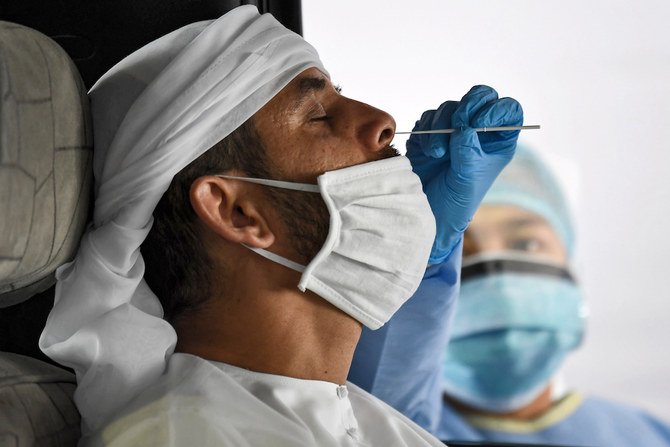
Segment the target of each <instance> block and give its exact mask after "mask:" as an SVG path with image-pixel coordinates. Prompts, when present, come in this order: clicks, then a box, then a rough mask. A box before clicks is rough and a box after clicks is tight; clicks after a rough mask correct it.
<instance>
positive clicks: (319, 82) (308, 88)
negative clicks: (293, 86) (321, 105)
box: [290, 76, 326, 112]
mask: <svg viewBox="0 0 670 447" xmlns="http://www.w3.org/2000/svg"><path fill="white" fill-rule="evenodd" d="M325 88H326V80H325V79H324V78H320V77H316V76H309V77H306V78H302V79H301V80H300V82H299V83H298V95H299V96H298V98H296V99H295V100H294V101H293V102H292V103H291V106H290V110H291V111H292V112H295V111H296V110H298V109H299V108H300V107H301V106H302V105H303V104H304V103H305V102H306V101H307V99H308V98H309V95H310V94H311V93H313V92H318V91H321V90H324V89H325Z"/></svg>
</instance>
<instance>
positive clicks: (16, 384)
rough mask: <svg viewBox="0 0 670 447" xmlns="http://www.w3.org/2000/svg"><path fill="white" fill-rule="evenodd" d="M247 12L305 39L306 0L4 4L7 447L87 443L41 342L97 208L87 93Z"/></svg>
mask: <svg viewBox="0 0 670 447" xmlns="http://www.w3.org/2000/svg"><path fill="white" fill-rule="evenodd" d="M243 4H253V5H256V6H257V7H258V9H259V11H260V12H269V13H272V14H273V15H274V16H275V17H277V18H278V19H279V20H280V21H281V22H282V23H283V24H284V25H286V26H287V27H288V28H290V29H292V30H293V31H295V32H297V33H301V31H302V18H301V3H300V0H281V1H280V0H257V1H254V0H179V1H175V0H168V1H165V0H163V1H157V0H132V1H131V0H120V1H119V0H115V1H111V0H100V1H94V2H81V1H73V0H53V1H50V2H44V1H37V0H27V1H22V2H18V1H14V2H3V4H2V5H1V6H0V89H2V102H1V103H0V210H2V211H0V351H1V352H0V446H31V445H39V446H54V447H56V446H73V445H76V443H77V440H78V439H79V435H80V428H79V424H80V419H79V414H78V412H77V410H76V407H75V405H74V403H73V400H72V398H73V393H74V390H75V384H76V381H75V376H74V374H73V373H72V371H70V370H67V369H66V368H63V367H62V366H61V365H56V364H54V363H53V362H52V361H50V360H49V359H48V358H47V357H46V356H45V355H44V354H43V353H42V352H41V351H40V350H39V348H38V340H39V336H40V333H41V331H42V328H43V327H44V325H45V322H46V319H47V316H48V313H49V311H50V309H51V307H52V305H53V299H54V287H55V286H54V284H55V282H56V279H55V271H56V268H57V267H58V266H60V265H62V264H64V263H66V262H68V261H69V260H71V259H72V258H73V257H74V255H75V254H76V250H77V246H78V243H79V238H80V237H81V235H82V233H83V231H84V229H85V227H86V223H87V221H88V220H89V217H90V213H91V208H92V187H93V186H92V181H93V179H92V151H93V150H94V148H93V138H92V128H91V118H90V116H89V110H88V98H87V95H86V92H87V91H88V89H90V88H91V86H92V85H93V84H94V83H95V81H96V80H97V79H98V78H99V77H100V76H101V75H102V74H103V73H105V72H106V71H107V70H108V69H109V68H111V67H112V66H113V65H114V64H116V63H117V62H119V61H120V60H121V59H122V58H123V57H125V56H126V55H128V54H130V53H131V52H133V51H135V50H136V49H138V48H140V47H142V46H143V45H144V44H146V43H148V42H150V41H152V40H154V39H156V38H157V37H159V36H162V35H164V34H166V33H168V32H170V31H173V30H175V29H177V28H179V27H181V26H183V25H186V24H188V23H192V22H195V21H200V20H208V19H213V18H216V17H219V16H220V15H222V14H224V13H225V12H227V11H229V10H231V9H233V8H235V7H237V6H240V5H243ZM449 445H503V444H481V443H458V442H450V443H449ZM504 445H507V444H504Z"/></svg>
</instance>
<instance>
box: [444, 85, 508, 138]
mask: <svg viewBox="0 0 670 447" xmlns="http://www.w3.org/2000/svg"><path fill="white" fill-rule="evenodd" d="M496 99H498V93H497V92H496V91H495V90H493V89H492V88H491V87H488V86H486V85H476V86H474V87H472V88H471V89H470V91H469V92H467V93H466V94H465V96H463V99H461V102H460V104H459V106H458V107H457V108H456V110H455V111H454V114H453V116H452V117H451V125H452V127H454V128H455V129H459V128H461V127H475V126H473V125H472V124H471V123H470V120H471V119H472V117H473V116H475V115H476V114H477V113H478V112H479V110H480V109H481V108H482V107H484V105H485V104H486V103H488V102H490V101H495V100H496Z"/></svg>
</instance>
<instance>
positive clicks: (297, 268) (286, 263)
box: [242, 244, 307, 273]
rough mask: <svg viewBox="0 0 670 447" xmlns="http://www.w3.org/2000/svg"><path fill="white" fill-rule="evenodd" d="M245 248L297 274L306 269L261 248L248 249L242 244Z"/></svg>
mask: <svg viewBox="0 0 670 447" xmlns="http://www.w3.org/2000/svg"><path fill="white" fill-rule="evenodd" d="M242 245H244V246H245V247H247V248H248V249H249V250H251V251H253V252H254V253H257V254H259V255H261V256H263V257H264V258H265V259H269V260H270V261H272V262H276V263H277V264H280V265H283V266H284V267H288V268H290V269H291V270H295V271H296V272H298V273H302V272H304V271H305V269H306V268H307V267H306V266H304V265H302V264H298V263H297V262H293V261H291V260H290V259H286V258H285V257H283V256H279V255H278V254H275V253H272V252H271V251H268V250H265V249H263V248H256V247H250V246H248V245H246V244H242Z"/></svg>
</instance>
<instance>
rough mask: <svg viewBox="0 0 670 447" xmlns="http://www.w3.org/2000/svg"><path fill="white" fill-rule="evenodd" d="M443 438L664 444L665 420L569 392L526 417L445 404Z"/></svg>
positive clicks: (668, 441)
mask: <svg viewBox="0 0 670 447" xmlns="http://www.w3.org/2000/svg"><path fill="white" fill-rule="evenodd" d="M435 434H436V436H437V437H438V438H440V439H443V440H454V441H456V440H459V441H495V442H509V443H517V442H519V443H527V444H544V445H546V444H559V445H570V446H575V447H577V446H579V447H582V446H593V447H597V446H603V447H638V446H645V447H646V446H649V447H652V446H653V447H663V446H670V426H668V425H667V424H664V423H663V422H661V421H659V420H658V419H655V418H654V417H652V416H650V415H648V414H647V413H645V412H644V411H641V410H639V409H637V408H633V407H629V406H627V405H621V404H618V403H613V402H608V401H605V400H602V399H596V398H583V397H582V396H581V395H580V394H578V393H571V394H568V395H567V396H565V397H564V398H563V399H561V400H560V401H558V402H556V403H555V404H554V405H553V406H552V408H551V409H549V410H548V411H547V412H545V413H544V414H543V415H542V416H540V417H539V418H537V419H535V420H532V421H510V420H509V419H507V420H503V419H499V418H492V417H481V416H477V417H469V418H468V417H464V416H463V415H461V414H459V413H457V412H456V411H455V410H454V409H453V408H452V407H451V406H449V404H447V403H444V404H443V407H442V420H441V422H440V427H439V429H438V430H437V432H436V433H435Z"/></svg>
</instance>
